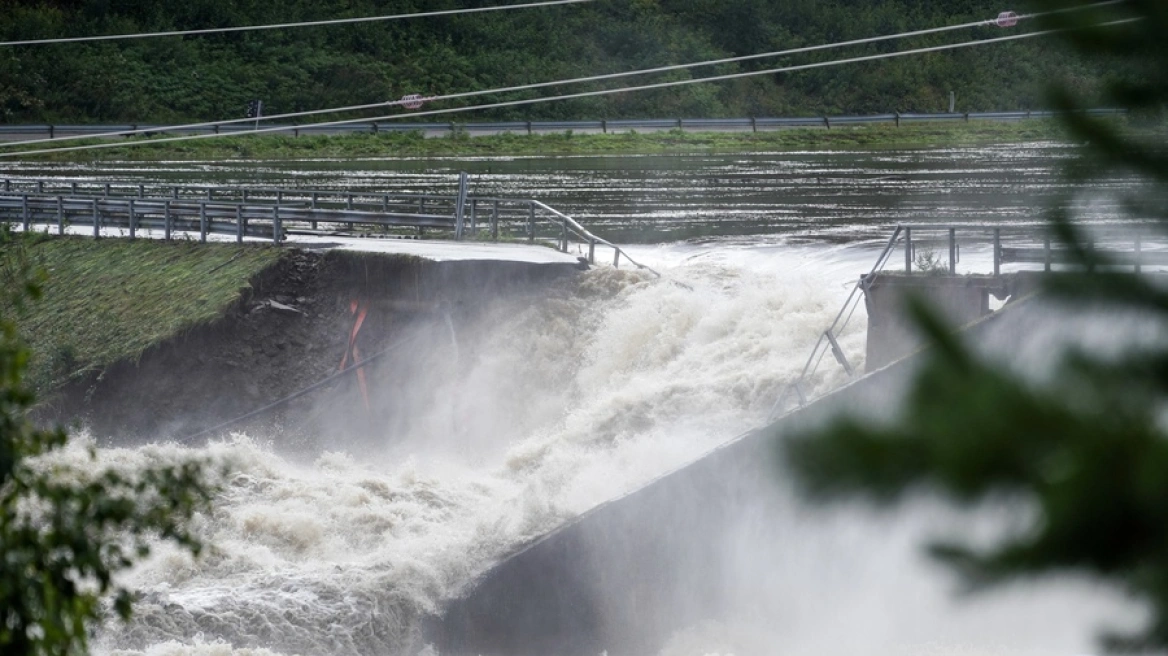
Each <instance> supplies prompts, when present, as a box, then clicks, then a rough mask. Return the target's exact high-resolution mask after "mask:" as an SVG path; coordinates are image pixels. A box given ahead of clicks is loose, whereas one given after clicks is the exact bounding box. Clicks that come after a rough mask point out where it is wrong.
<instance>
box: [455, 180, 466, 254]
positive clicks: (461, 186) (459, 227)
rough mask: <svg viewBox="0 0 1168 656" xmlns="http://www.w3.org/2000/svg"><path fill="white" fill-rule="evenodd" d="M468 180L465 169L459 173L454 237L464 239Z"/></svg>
mask: <svg viewBox="0 0 1168 656" xmlns="http://www.w3.org/2000/svg"><path fill="white" fill-rule="evenodd" d="M466 182H467V174H466V171H463V172H461V173H459V174H458V199H457V200H456V201H455V203H454V239H455V240H456V241H457V240H460V239H462V231H463V223H462V222H463V213H464V212H465V210H466Z"/></svg>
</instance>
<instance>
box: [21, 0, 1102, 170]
mask: <svg viewBox="0 0 1168 656" xmlns="http://www.w3.org/2000/svg"><path fill="white" fill-rule="evenodd" d="M1123 1H1124V0H1107V1H1106V2H1099V3H1094V4H1091V5H1083V6H1078V7H1073V8H1067V9H1057V10H1053V11H1047V12H1041V13H1035V14H1023V15H1019V16H1016V17H1015V19H1016V20H1019V21H1021V20H1030V19H1035V18H1041V17H1043V16H1049V15H1052V14H1058V13H1065V12H1069V11H1080V10H1083V9H1088V8H1094V7H1102V6H1106V5H1114V4H1119V3H1121V2H1123ZM996 21H997V19H994V18H989V19H985V20H978V21H972V22H968V23H961V24H958V25H945V26H941V27H930V28H925V29H920V30H913V31H909V32H900V33H897V34H887V35H883V36H874V37H865V38H861V39H852V40H849V41H839V42H836V43H826V44H819V45H813V46H801V47H798V48H788V49H786V50H777V51H774V52H765V53H758V54H751V55H742V56H739V57H726V58H722V59H711V60H706V61H700V62H692V63H688V64H672V65H669V66H658V67H655V68H644V69H639V70H635V71H624V72H619V73H605V74H601V75H589V76H586V77H577V78H569V79H563V80H551V81H548V82H533V83H530V84H521V85H516V86H510V87H499V88H494V89H481V90H477V91H462V92H457V93H450V94H444V95H438V96H427V97H425V98H423V99H422V100H424V101H425V102H439V101H444V100H459V99H464V98H474V97H477V96H485V95H496V94H501V93H513V92H516V91H530V90H533V89H543V88H548V87H555V86H563V85H569V84H583V83H587V82H601V81H606V80H615V79H620V78H624V77H633V76H638V75H650V74H653V73H666V72H671V71H678V70H685V69H690V68H701V67H706V66H718V65H722V64H732V63H736V62H743V61H751V60H758V59H768V58H775V57H786V56H790V55H798V54H805V53H809V52H816V51H821V50H831V49H835V48H844V47H849V46H857V45H867V44H872V43H879V42H882V41H893V40H899V39H907V38H912V37H917V36H925V35H929V34H939V33H943V32H952V31H955V30H964V29H970V28H975V27H985V26H987V25H994V24H995V23H996ZM410 102H416V100H404V99H403V100H391V101H386V102H377V103H367V104H362V105H349V106H347V107H331V108H326V109H313V110H307V111H301V112H288V113H284V114H273V115H271V116H265V117H263V118H262V120H263V121H266V122H271V121H279V120H286V119H295V118H302V117H305V116H316V115H320V114H339V113H347V112H355V111H362V110H368V109H379V108H383V107H394V106H401V105H405V104H408V103H410ZM362 120H368V119H362ZM254 121H256V119H255V118H254V117H252V118H247V117H244V118H237V119H226V120H220V121H204V122H201V123H187V124H183V125H168V126H154V127H149V128H140V129H133V130H117V131H110V132H102V133H99V134H90V135H80V136H76V137H55V138H47V139H28V140H24V141H16V142H10V143H8V144H5V145H6V146H7V147H17V146H31V145H35V144H42V143H60V142H61V141H63V140H73V139H100V138H106V137H125V136H132V135H137V134H147V133H157V132H167V131H176V130H192V129H197V128H208V127H216V126H223V125H234V124H237V123H252V122H254Z"/></svg>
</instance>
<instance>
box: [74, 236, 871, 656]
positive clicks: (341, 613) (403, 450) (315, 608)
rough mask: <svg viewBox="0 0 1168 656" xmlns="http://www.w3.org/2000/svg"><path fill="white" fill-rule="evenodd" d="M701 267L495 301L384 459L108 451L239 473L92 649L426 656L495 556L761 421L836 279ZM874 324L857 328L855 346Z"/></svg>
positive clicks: (813, 273) (827, 310)
mask: <svg viewBox="0 0 1168 656" xmlns="http://www.w3.org/2000/svg"><path fill="white" fill-rule="evenodd" d="M665 255H666V254H662V257H659V258H658V260H659V261H658V262H657V263H658V264H663V263H664V260H665V259H668V258H666V257H665ZM691 255H693V253H690V254H689V255H687V256H686V257H688V258H689V261H688V262H684V261H683V262H681V263H678V264H676V265H674V266H672V267H670V268H669V270H668V272H667V274H666V279H665V280H651V279H649V278H647V277H645V276H642V275H637V274H630V273H628V272H623V271H622V272H616V271H611V270H600V271H593V272H590V273H588V274H587V275H586V278H585V281H584V282H583V284H582V285H581V287H580V289H579V290H577V291H575V292H574V293H571V294H567V295H561V296H558V297H553V298H548V299H546V300H542V301H541V300H536V301H532V302H529V303H527V304H525V305H524V306H523V307H514V306H509V307H506V308H503V309H501V310H500V311H499V312H498V313H497V314H496V315H493V316H492V319H494V325H493V326H491V327H490V328H489V329H480V330H485V332H482V331H481V332H477V333H476V334H475V336H474V341H475V342H476V343H477V344H479V348H474V349H471V348H468V347H467V346H466V342H468V341H469V340H468V339H466V338H465V337H464V338H461V339H460V340H459V341H460V346H461V348H459V349H458V358H459V361H458V362H457V363H456V364H454V365H451V366H449V367H447V368H446V369H443V368H442V367H435V368H434V370H435V371H436V372H437V373H436V374H435V377H434V378H433V379H430V380H428V381H427V384H428V385H431V386H432V389H431V390H430V391H429V392H430V393H429V398H431V399H434V403H433V406H434V407H433V408H431V409H430V410H429V414H427V413H426V412H422V413H421V415H420V416H419V417H417V418H415V420H414V421H412V422H410V424H409V425H408V426H406V427H404V428H403V430H402V434H401V435H395V434H387V435H384V436H377V437H378V439H379V440H382V441H383V442H382V443H384V444H386V445H387V446H386V448H384V449H383V450H382V457H377V456H376V455H375V454H376V452H377V450H376V449H374V450H373V451H372V452H371V451H370V450H369V449H368V448H366V449H363V450H361V452H360V453H356V452H354V453H346V452H326V453H322V454H319V455H318V456H316V457H315V458H314V459H305V458H304V457H303V454H287V453H285V452H283V451H282V450H281V447H280V445H279V439H278V436H277V437H276V438H274V439H273V440H272V441H271V442H262V441H260V440H258V439H255V438H252V437H249V436H246V435H236V436H234V437H233V438H232V439H229V440H225V441H219V442H216V443H214V444H211V445H208V446H206V447H204V448H197V449H188V448H183V447H179V446H175V445H150V446H146V447H141V448H135V449H119V448H111V449H103V450H102V451H101V458H102V459H103V460H105V461H107V462H110V463H115V464H117V465H118V466H120V467H125V468H129V469H133V468H135V467H143V466H146V464H147V463H157V462H170V461H177V460H180V459H183V458H187V457H191V456H195V457H204V458H209V459H211V460H213V461H215V462H218V463H221V464H223V465H225V466H226V468H227V470H228V471H229V472H230V473H229V474H228V475H227V477H226V480H225V484H224V489H223V492H222V494H221V495H220V497H219V498H218V499H217V500H216V503H215V508H214V511H213V512H212V514H210V515H209V516H205V517H200V518H199V519H198V527H199V530H200V532H201V534H202V535H203V537H204V539H205V541H206V543H207V544H208V545H210V552H209V553H207V554H206V555H205V556H204V557H202V558H200V559H198V560H197V561H193V560H192V559H190V558H189V557H187V556H185V555H182V554H181V553H180V552H178V551H176V550H173V549H170V548H168V547H165V546H163V547H161V548H160V549H159V550H158V552H157V553H156V554H155V556H154V557H152V558H151V559H150V560H149V561H148V562H147V563H144V564H142V565H141V566H139V567H138V568H137V569H136V570H134V571H133V572H132V573H131V574H130V575H129V576H128V577H127V581H128V583H130V584H131V585H132V586H134V587H135V588H137V589H139V590H141V591H142V598H141V600H140V601H139V602H138V604H137V605H136V615H135V618H134V619H133V620H132V621H131V623H130V624H129V625H128V626H124V627H123V626H121V625H117V624H113V625H111V626H109V627H108V628H107V630H106V631H104V632H103V633H102V635H101V636H100V637H99V640H98V645H99V651H100V652H104V653H113V654H127V653H129V654H139V653H142V654H150V655H155V654H166V655H168V656H169V655H170V654H191V655H199V656H202V655H204V654H207V655H210V654H215V655H216V656H218V654H220V653H223V654H233V655H235V656H242V655H243V654H256V655H259V654H265V655H266V654H267V653H269V652H266V651H263V650H273V651H274V652H278V653H286V654H292V653H301V654H313V655H318V654H319V655H325V654H395V653H411V654H412V653H417V652H418V651H419V650H421V649H423V648H424V645H422V644H421V643H420V641H419V636H418V634H417V627H416V625H415V623H414V622H415V620H416V619H417V616H418V614H420V613H427V612H433V611H435V610H437V609H438V608H439V607H440V604H441V602H442V600H443V599H444V598H445V597H447V596H448V595H450V594H452V593H455V592H456V591H458V590H459V589H460V587H461V586H464V585H466V584H467V583H468V582H469V581H471V580H472V578H473V577H474V576H475V575H476V574H478V573H480V572H481V571H483V570H484V568H486V567H488V566H489V565H490V564H491V563H492V562H495V561H496V560H497V559H499V558H500V557H502V556H503V555H505V554H506V553H508V552H509V551H511V550H513V549H514V548H516V547H517V546H518V545H521V544H523V543H524V542H526V541H528V540H530V539H532V538H534V537H536V536H539V535H541V534H543V533H545V532H546V531H548V530H550V529H552V528H554V527H555V526H557V525H559V524H561V523H563V522H564V521H566V520H568V519H569V518H571V517H573V516H576V515H578V514H579V513H581V512H583V511H585V510H587V509H589V508H592V507H594V506H595V505H597V504H599V503H602V502H604V501H606V500H609V499H612V498H615V497H617V496H619V495H621V494H623V493H625V492H628V491H630V490H632V489H635V488H637V487H639V486H641V485H643V484H645V483H646V482H647V481H649V480H651V479H653V478H655V477H657V476H659V475H661V474H663V473H665V472H667V471H669V470H671V469H674V468H676V467H678V466H680V465H682V464H684V463H686V462H688V461H690V460H692V459H694V458H696V457H698V456H700V455H701V454H702V453H704V452H706V451H708V450H709V449H711V448H713V447H715V446H717V445H718V444H720V443H721V442H723V441H725V440H727V439H729V438H732V437H733V436H735V435H736V434H738V433H740V432H741V431H743V430H746V429H748V428H751V427H753V426H756V425H758V424H760V423H761V422H762V421H763V419H764V418H765V416H766V413H767V412H768V410H769V409H770V405H771V403H773V401H774V398H775V396H776V394H777V393H778V391H779V389H780V387H781V385H782V384H783V383H784V382H786V381H789V380H791V379H792V378H793V377H794V375H795V374H796V373H797V372H798V371H799V370H800V369H801V368H802V366H803V363H804V360H805V358H806V355H807V353H808V349H809V348H810V346H811V344H813V343H814V341H815V339H816V338H817V336H818V333H819V332H820V331H822V330H823V329H824V327H826V325H827V324H828V323H829V322H830V321H831V319H832V317H833V316H834V314H835V312H836V311H838V307H839V303H840V302H841V301H842V298H843V294H844V293H846V289H845V288H844V287H843V285H842V284H841V283H842V282H843V280H840V279H838V278H837V277H835V276H834V273H833V271H834V270H833V269H832V267H830V266H827V267H824V268H823V269H819V270H816V269H814V268H808V267H801V266H792V265H791V263H792V262H796V261H798V260H799V258H801V257H804V255H800V254H799V253H797V252H795V251H792V252H791V253H790V254H789V256H790V257H789V258H788V259H783V258H781V257H780V258H771V259H769V261H772V262H775V263H777V264H773V265H771V266H744V265H743V262H744V261H747V260H749V257H747V256H738V255H733V256H729V257H727V256H725V255H723V256H718V257H714V256H705V257H698V258H693V257H689V256H691ZM770 255H774V253H771V254H770ZM764 260H768V258H762V257H760V258H759V261H760V262H761V261H764ZM825 271H826V272H827V273H826V274H825ZM825 275H826V276H827V280H825V278H824V276H825ZM848 277H849V278H850V274H849V276H848ZM825 282H827V283H829V284H826V285H825ZM677 283H683V284H677ZM499 315H502V316H499ZM862 328H863V326H862V323H857V324H855V325H854V327H853V328H852V329H851V330H850V331H849V333H848V334H847V335H845V336H844V343H845V346H847V347H849V348H851V349H852V351H853V352H854V353H856V354H859V353H860V352H861V349H860V348H858V345H859V344H862V338H863V330H862ZM438 332H441V333H445V332H447V331H446V329H445V328H442V329H441V330H440V331H438ZM442 357H447V358H448V357H449V354H445V355H443V356H442ZM831 375H832V376H834V379H835V380H842V377H843V374H842V372H835V371H834V370H833V371H832V374H831ZM831 382H832V381H830V380H828V381H825V384H830V383H831ZM375 384H376V381H372V382H371V385H375ZM452 398H453V399H459V401H458V402H457V403H454V404H451V403H448V402H444V401H443V399H452ZM516 398H522V399H524V402H523V403H516V402H515V399H516ZM452 405H453V407H452ZM389 432H393V431H389ZM464 442H465V443H466V444H468V445H469V446H468V447H466V448H460V444H462V443H464ZM366 446H367V445H366ZM81 453H82V452H81V451H78V457H81ZM249 650H257V651H249Z"/></svg>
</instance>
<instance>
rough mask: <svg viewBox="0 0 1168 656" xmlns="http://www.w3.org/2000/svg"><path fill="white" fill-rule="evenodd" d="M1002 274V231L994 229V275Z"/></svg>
mask: <svg viewBox="0 0 1168 656" xmlns="http://www.w3.org/2000/svg"><path fill="white" fill-rule="evenodd" d="M1001 274H1002V229H1001V228H994V275H995V276H1000V275H1001Z"/></svg>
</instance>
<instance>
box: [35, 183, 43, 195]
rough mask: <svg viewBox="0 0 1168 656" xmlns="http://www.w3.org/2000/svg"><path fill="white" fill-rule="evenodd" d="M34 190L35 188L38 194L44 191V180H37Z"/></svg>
mask: <svg viewBox="0 0 1168 656" xmlns="http://www.w3.org/2000/svg"><path fill="white" fill-rule="evenodd" d="M36 190H37V193H38V194H43V193H45V181H44V180H37V183H36Z"/></svg>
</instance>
